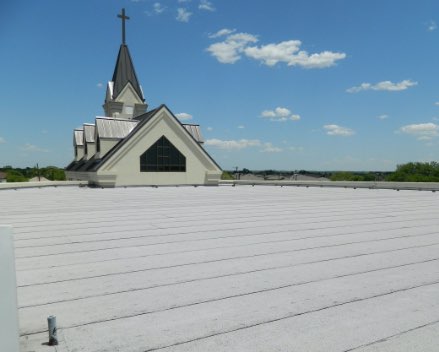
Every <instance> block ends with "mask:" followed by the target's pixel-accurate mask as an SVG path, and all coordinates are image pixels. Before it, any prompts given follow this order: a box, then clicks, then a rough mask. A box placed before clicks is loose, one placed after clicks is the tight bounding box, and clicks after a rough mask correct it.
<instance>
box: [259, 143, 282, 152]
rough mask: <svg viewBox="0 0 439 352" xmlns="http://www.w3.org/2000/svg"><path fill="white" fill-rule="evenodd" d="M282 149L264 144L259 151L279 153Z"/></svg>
mask: <svg viewBox="0 0 439 352" xmlns="http://www.w3.org/2000/svg"><path fill="white" fill-rule="evenodd" d="M282 151H283V149H282V148H279V147H275V146H273V144H271V143H269V142H268V143H264V145H263V148H262V149H261V152H262V153H280V152H282Z"/></svg>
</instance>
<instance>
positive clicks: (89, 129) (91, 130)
mask: <svg viewBox="0 0 439 352" xmlns="http://www.w3.org/2000/svg"><path fill="white" fill-rule="evenodd" d="M95 130H96V126H95V125H94V124H91V123H84V139H85V142H86V143H94V142H95Z"/></svg>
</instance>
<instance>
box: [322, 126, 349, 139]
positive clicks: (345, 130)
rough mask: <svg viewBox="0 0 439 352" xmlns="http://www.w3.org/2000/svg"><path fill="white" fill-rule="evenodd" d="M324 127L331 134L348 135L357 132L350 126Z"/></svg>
mask: <svg viewBox="0 0 439 352" xmlns="http://www.w3.org/2000/svg"><path fill="white" fill-rule="evenodd" d="M323 128H324V129H325V130H326V134H327V135H330V136H343V137H348V136H352V135H353V134H355V132H354V131H353V130H351V129H350V128H347V127H342V126H339V125H324V126H323Z"/></svg>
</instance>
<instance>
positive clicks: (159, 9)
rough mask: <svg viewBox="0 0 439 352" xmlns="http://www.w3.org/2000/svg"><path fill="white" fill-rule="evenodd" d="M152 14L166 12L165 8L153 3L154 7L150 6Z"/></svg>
mask: <svg viewBox="0 0 439 352" xmlns="http://www.w3.org/2000/svg"><path fill="white" fill-rule="evenodd" d="M152 7H153V9H154V12H155V13H156V14H161V13H162V12H163V11H165V10H166V7H164V6H163V5H162V4H160V3H159V2H155V3H154V5H152Z"/></svg>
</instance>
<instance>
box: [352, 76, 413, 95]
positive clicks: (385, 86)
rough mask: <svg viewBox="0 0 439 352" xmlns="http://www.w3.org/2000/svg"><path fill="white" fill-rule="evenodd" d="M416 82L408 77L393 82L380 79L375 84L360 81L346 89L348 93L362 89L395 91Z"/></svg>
mask: <svg viewBox="0 0 439 352" xmlns="http://www.w3.org/2000/svg"><path fill="white" fill-rule="evenodd" d="M417 84H418V82H413V81H411V80H409V79H405V80H403V81H401V82H398V83H393V82H391V81H382V82H378V83H376V84H370V83H361V84H360V85H359V86H357V87H352V88H349V89H347V90H346V92H348V93H358V92H361V91H363V90H386V91H390V92H397V91H401V90H406V89H407V88H410V87H412V86H416V85H417Z"/></svg>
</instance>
